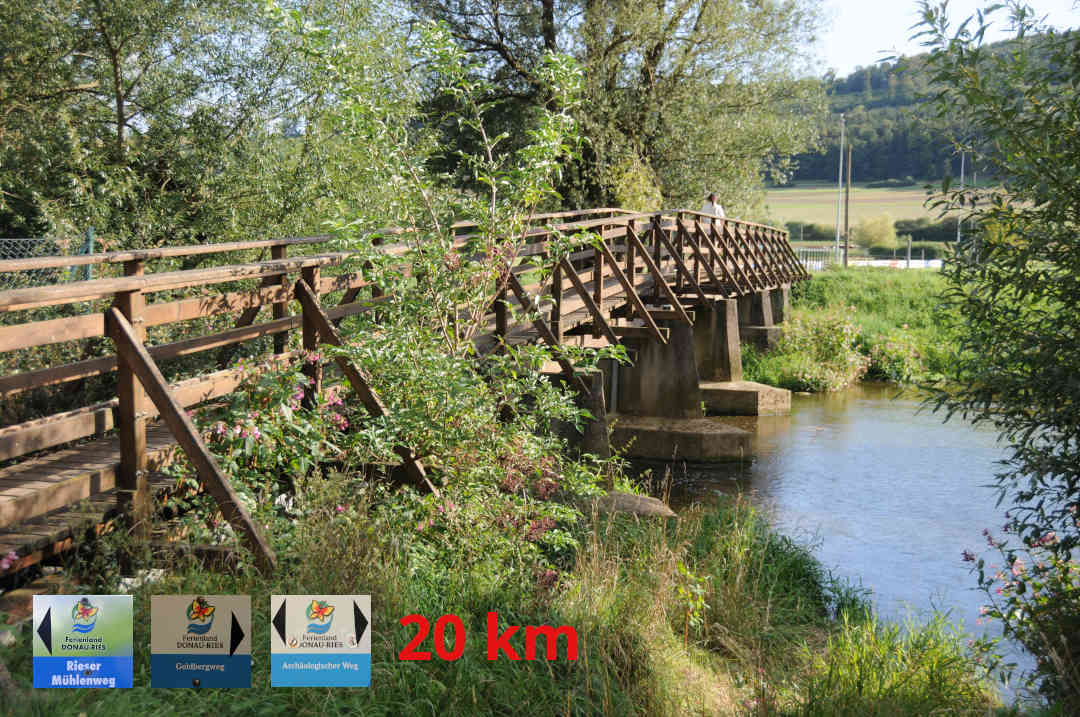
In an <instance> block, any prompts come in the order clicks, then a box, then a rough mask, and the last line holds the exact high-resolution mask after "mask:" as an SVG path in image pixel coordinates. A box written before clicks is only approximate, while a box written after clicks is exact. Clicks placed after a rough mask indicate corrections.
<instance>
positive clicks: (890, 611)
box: [672, 384, 1026, 662]
mask: <svg viewBox="0 0 1080 717" xmlns="http://www.w3.org/2000/svg"><path fill="white" fill-rule="evenodd" d="M898 394H899V389H897V388H896V387H894V386H888V385H881V384H877V385H875V384H861V385H858V386H855V387H853V388H849V389H847V390H845V391H841V392H837V393H833V394H819V395H812V396H800V395H796V396H793V397H792V411H791V415H790V416H782V417H768V418H766V417H762V418H727V419H723V420H725V421H728V422H731V423H734V424H735V425H738V426H740V427H743V428H746V429H747V430H750V431H753V432H754V434H755V451H754V455H755V458H754V460H753V461H748V462H746V463H744V464H741V465H722V466H710V467H702V466H698V467H695V468H688V469H686V470H685V472H684V470H683V468H681V467H680V468H677V469H676V470H675V476H674V479H675V482H676V484H677V487H676V489H675V491H674V492H673V496H672V498H673V501H674V502H680V501H686V500H688V499H702V500H707V499H708V498H709V497H710V496H713V495H714V492H715V491H721V492H723V493H733V492H738V491H742V492H744V493H749V494H750V495H751V497H752V499H753V500H754V501H755V503H757V504H758V505H760V506H763V507H766V508H767V509H769V510H770V512H771V513H772V515H773V517H774V523H775V525H776V526H777V527H778V529H779V530H780V531H781V532H783V533H785V534H787V535H790V536H792V537H796V538H800V537H801V538H804V539H807V540H810V541H812V542H813V543H814V544H815V545H816V546H817V547H816V549H815V551H814V552H815V554H816V555H817V556H818V558H819V559H820V560H821V561H822V562H823V563H824V564H825V565H826V566H827V567H829V568H830V569H831V570H832V571H833V573H834V574H836V575H838V576H842V577H845V578H848V579H849V580H851V581H853V582H855V583H856V584H858V583H859V582H860V581H861V583H862V585H863V587H865V588H868V589H870V590H871V591H872V592H873V599H874V603H875V605H876V607H877V610H878V614H879V615H880V616H881V617H882V618H885V619H898V620H901V621H902V620H903V619H904V617H905V616H907V615H908V614H909V613H910V614H913V615H915V616H916V617H917V616H919V615H925V614H926V613H927V611H929V610H930V609H932V608H936V609H938V610H942V611H947V612H949V613H950V617H951V619H952V620H953V621H954V622H958V623H960V624H962V625H963V627H964V628H965V629H966V630H967V631H968V632H970V633H973V634H983V633H984V631H985V630H986V629H987V628H986V627H984V626H979V625H977V624H976V618H978V616H979V606H980V605H981V604H982V600H981V597H982V594H981V593H980V592H978V591H976V590H975V589H974V587H975V576H974V575H972V574H971V572H970V570H969V564H968V563H964V562H963V561H962V559H961V552H962V551H964V550H972V551H975V552H980V551H981V550H982V549H983V548H985V546H986V543H985V539H984V538H983V536H982V531H983V529H984V528H990V529H991V530H992V531H993V532H995V533H999V532H1000V529H1001V526H1002V524H1003V523H1004V517H1003V513H1004V509H1003V508H997V507H995V503H996V501H997V493H996V491H995V490H994V489H992V488H989V487H986V486H987V485H988V484H990V483H991V482H992V480H993V476H994V473H995V471H996V470H997V469H998V465H997V463H996V462H997V461H999V460H1001V459H1002V458H1003V457H1004V455H1005V449H1004V447H1003V446H1001V445H999V444H998V443H997V440H996V434H995V433H994V432H993V431H992V430H990V429H983V428H981V427H978V428H977V427H974V426H972V425H971V424H969V423H966V422H964V421H961V420H960V419H959V418H954V419H953V420H951V421H949V422H947V423H943V422H942V415H943V414H935V413H932V412H930V411H929V410H920V406H921V397H920V396H919V395H917V394H913V393H905V394H902V395H898ZM988 562H989V560H988ZM1009 652H1011V653H1012V652H1013V650H1009ZM1014 656H1015V653H1014ZM1025 662H1026V660H1025Z"/></svg>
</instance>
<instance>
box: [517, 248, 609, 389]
mask: <svg viewBox="0 0 1080 717" xmlns="http://www.w3.org/2000/svg"><path fill="white" fill-rule="evenodd" d="M507 273H508V274H509V278H508V279H507V286H509V287H510V291H512V292H514V296H515V297H517V300H518V302H519V303H520V304H521V305H522V306H523V307H525V308H526V310H528V307H529V306H531V305H532V302H531V301H530V299H529V294H528V292H526V291H525V287H523V286H522V285H521V282H520V281H519V280H518V278H517V276H516V275H515V274H514V272H512V271H510V268H509V267H507ZM532 325H533V328H535V329H536V331H537V332H538V333H539V334H540V338H542V339H543V340H544V342H545V343H546V344H548V345H549V346H551V347H552V348H553V349H555V352H554V353H555V360H556V361H558V363H559V366H560V367H561V368H562V370H563V373H564V374H566V378H567V380H569V381H570V382H571V383H573V384H574V388H576V389H577V390H578V392H579V393H580V394H581V395H582V396H588V395H589V387H588V386H586V385H585V381H583V380H582V379H581V376H578V375H577V371H575V370H574V364H572V363H570V361H569V359H567V358H566V355H565V354H563V352H562V350H561V347H560V346H559V340H558V339H557V338H555V334H554V333H552V331H551V327H549V326H548V325H547V324H546V323H544V320H543V319H541V318H539V317H535V318H533V320H532Z"/></svg>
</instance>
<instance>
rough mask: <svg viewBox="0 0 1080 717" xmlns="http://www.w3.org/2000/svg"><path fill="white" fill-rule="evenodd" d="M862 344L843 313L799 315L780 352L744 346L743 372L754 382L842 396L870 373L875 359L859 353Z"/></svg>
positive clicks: (793, 318)
mask: <svg viewBox="0 0 1080 717" xmlns="http://www.w3.org/2000/svg"><path fill="white" fill-rule="evenodd" d="M850 310H851V311H854V307H851V309H850ZM858 339H859V333H858V329H857V328H856V326H855V324H853V323H852V322H851V321H850V320H849V319H848V318H847V316H845V315H844V314H843V313H841V311H840V310H838V309H833V310H829V311H824V312H805V311H799V310H796V311H794V312H793V313H792V316H791V319H790V320H789V321H788V322H787V323H785V324H784V334H783V337H782V338H781V339H780V343H779V345H778V346H777V348H776V350H775V351H773V352H770V353H767V354H762V353H761V352H759V351H757V350H756V349H754V348H753V347H750V346H747V347H744V349H743V350H744V354H743V372H744V373H745V374H746V375H747V378H748V379H749V380H752V381H760V382H761V383H768V384H772V385H774V386H780V387H782V388H787V389H790V390H792V391H810V392H822V391H836V390H839V389H841V388H844V387H845V386H848V385H850V384H852V383H854V382H855V381H858V380H859V379H860V378H861V377H862V376H863V374H864V373H866V369H867V366H868V364H869V359H868V358H867V357H866V356H864V355H863V354H862V353H860V352H859V350H858Z"/></svg>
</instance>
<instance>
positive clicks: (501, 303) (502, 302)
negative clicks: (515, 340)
mask: <svg viewBox="0 0 1080 717" xmlns="http://www.w3.org/2000/svg"><path fill="white" fill-rule="evenodd" d="M507 328H508V327H507V322H506V289H501V290H500V291H499V294H498V296H496V297H495V335H496V336H497V337H498V338H499V341H500V343H502V342H505V341H506V333H507ZM503 349H504V347H503V346H501V345H500V346H499V350H500V351H501V350H503Z"/></svg>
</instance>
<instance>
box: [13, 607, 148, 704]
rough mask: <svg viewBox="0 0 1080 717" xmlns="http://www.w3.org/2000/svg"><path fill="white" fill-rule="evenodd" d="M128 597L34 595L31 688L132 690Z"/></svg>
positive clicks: (130, 623) (130, 608)
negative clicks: (32, 683)
mask: <svg viewBox="0 0 1080 717" xmlns="http://www.w3.org/2000/svg"><path fill="white" fill-rule="evenodd" d="M131 611H132V601H131V596H130V595H35V596H34V635H33V638H32V639H33V641H34V687H105V688H115V687H131V683H132V672H133V662H132V651H131V644H132V642H133V640H134V637H133V632H132V617H131Z"/></svg>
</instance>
